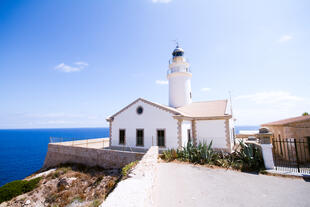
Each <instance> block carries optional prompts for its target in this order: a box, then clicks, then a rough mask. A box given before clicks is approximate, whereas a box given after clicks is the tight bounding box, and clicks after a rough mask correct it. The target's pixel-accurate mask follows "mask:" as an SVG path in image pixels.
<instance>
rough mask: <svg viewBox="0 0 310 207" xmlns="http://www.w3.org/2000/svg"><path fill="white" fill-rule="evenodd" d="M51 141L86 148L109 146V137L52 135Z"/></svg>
mask: <svg viewBox="0 0 310 207" xmlns="http://www.w3.org/2000/svg"><path fill="white" fill-rule="evenodd" d="M50 143H57V144H59V145H65V146H80V147H86V148H104V147H108V146H109V138H108V137H104V138H91V139H83V138H74V137H70V138H68V137H50Z"/></svg>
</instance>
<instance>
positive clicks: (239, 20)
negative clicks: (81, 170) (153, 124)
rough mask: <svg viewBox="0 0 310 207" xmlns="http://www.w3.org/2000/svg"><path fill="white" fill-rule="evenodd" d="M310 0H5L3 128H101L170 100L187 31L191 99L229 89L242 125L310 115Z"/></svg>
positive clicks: (0, 12) (0, 51)
mask: <svg viewBox="0 0 310 207" xmlns="http://www.w3.org/2000/svg"><path fill="white" fill-rule="evenodd" d="M309 10H310V2H309V1H306V0H305V1H302V0H299V1H294V0H291V1H288V0H274V1H267V0H266V1H264V0H257V1H254V0H253V1H248V0H234V1H231V0H221V1H215V0H192V1H188V0H132V1H128V0H119V1H114V0H106V1H104V0H97V1H95V0H89V1H84V0H66V1H63V0H53V1H43V0H36V1H33V0H27V1H25V0H23V1H19V0H15V1H11V0H1V1H0V94H1V102H0V128H52V127H102V126H107V123H106V121H105V118H106V117H107V116H109V115H111V114H113V113H115V112H116V111H118V110H119V109H121V108H122V107H123V106H125V105H127V104H128V103H130V102H132V101H133V100H135V99H136V98H138V97H143V98H146V99H148V100H151V101H155V102H158V103H163V104H168V85H167V84H166V82H165V81H166V71H167V69H168V60H169V59H170V58H171V52H172V50H173V49H174V47H175V43H174V41H173V40H175V39H178V40H179V42H180V45H181V46H182V47H183V49H184V50H185V55H186V57H187V58H188V59H189V61H190V64H191V69H192V72H193V78H192V91H193V92H192V93H193V99H194V101H204V100H214V99H225V98H228V97H229V95H228V94H229V93H228V91H231V94H232V98H233V109H234V114H235V117H236V119H237V121H236V124H237V125H258V124H262V123H264V122H269V121H274V120H277V119H281V118H286V117H291V116H298V115H301V113H303V112H304V111H308V112H310V92H309V91H310V79H309V78H310V70H309V65H310V58H309V57H310V41H309V37H310V24H309V19H310V13H309Z"/></svg>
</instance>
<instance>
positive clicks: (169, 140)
mask: <svg viewBox="0 0 310 207" xmlns="http://www.w3.org/2000/svg"><path fill="white" fill-rule="evenodd" d="M138 106H142V107H143V113H142V114H141V115H138V114H137V113H136V109H137V107H138ZM172 115H173V114H171V113H170V112H167V111H164V110H162V109H159V108H157V107H155V106H152V105H150V104H146V103H144V102H143V101H141V100H140V101H138V102H137V103H135V104H134V105H132V106H130V107H129V108H128V109H126V110H125V111H123V112H122V113H120V114H118V115H116V116H115V117H114V120H113V122H112V144H111V145H112V146H123V145H119V129H126V146H130V147H137V148H146V149H147V148H150V147H151V146H152V145H157V137H156V136H157V131H156V130H157V129H165V131H166V134H165V135H166V140H165V141H166V149H167V148H177V147H178V143H177V120H176V119H174V118H173V117H172ZM140 128H141V129H144V147H139V146H136V129H140ZM152 137H153V143H152ZM160 149H165V148H160Z"/></svg>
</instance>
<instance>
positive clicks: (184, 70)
mask: <svg viewBox="0 0 310 207" xmlns="http://www.w3.org/2000/svg"><path fill="white" fill-rule="evenodd" d="M176 72H184V73H192V71H191V69H190V68H173V69H168V70H167V75H169V74H171V73H176Z"/></svg>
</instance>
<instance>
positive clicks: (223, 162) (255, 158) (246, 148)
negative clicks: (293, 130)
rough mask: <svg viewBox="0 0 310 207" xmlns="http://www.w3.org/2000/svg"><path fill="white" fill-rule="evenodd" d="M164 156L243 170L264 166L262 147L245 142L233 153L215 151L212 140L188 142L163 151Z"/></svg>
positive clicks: (255, 169) (256, 169) (169, 158)
mask: <svg viewBox="0 0 310 207" xmlns="http://www.w3.org/2000/svg"><path fill="white" fill-rule="evenodd" d="M162 158H163V159H164V160H166V161H172V160H174V159H179V160H181V161H186V162H191V163H195V164H211V165H217V166H220V167H225V168H230V167H231V168H234V169H238V170H241V171H259V170H260V169H263V167H264V162H263V157H262V153H261V149H260V148H259V147H258V146H257V145H254V144H245V143H243V142H241V143H240V144H239V148H238V149H237V150H236V151H235V152H233V153H227V152H223V151H214V150H213V149H212V141H211V142H210V143H209V144H207V143H206V142H202V143H201V142H200V143H198V145H194V144H193V143H191V142H188V143H187V145H186V146H184V147H182V148H181V149H177V150H174V149H169V150H167V151H165V152H163V155H162Z"/></svg>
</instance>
